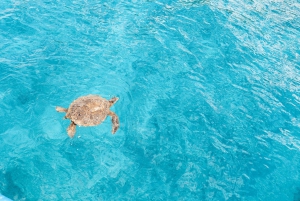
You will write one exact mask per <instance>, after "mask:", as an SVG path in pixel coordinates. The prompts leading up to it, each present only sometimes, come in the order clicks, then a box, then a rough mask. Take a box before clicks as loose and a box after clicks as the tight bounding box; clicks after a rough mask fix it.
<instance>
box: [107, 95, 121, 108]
mask: <svg viewBox="0 0 300 201" xmlns="http://www.w3.org/2000/svg"><path fill="white" fill-rule="evenodd" d="M118 100H119V98H118V97H113V98H112V99H110V100H109V103H110V106H109V107H111V106H112V105H113V104H115V103H116V102H117V101H118Z"/></svg>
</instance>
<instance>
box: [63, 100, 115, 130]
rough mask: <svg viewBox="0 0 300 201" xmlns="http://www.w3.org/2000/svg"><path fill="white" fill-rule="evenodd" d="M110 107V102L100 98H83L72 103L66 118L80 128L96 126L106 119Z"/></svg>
mask: <svg viewBox="0 0 300 201" xmlns="http://www.w3.org/2000/svg"><path fill="white" fill-rule="evenodd" d="M109 107H110V104H109V101H108V100H106V99H104V98H102V97H100V96H96V95H88V96H82V97H79V98H77V99H76V100H74V101H73V102H72V103H71V105H70V107H69V108H68V112H67V114H66V118H68V119H71V120H72V121H73V122H74V123H75V124H77V125H79V126H95V125H98V124H100V123H101V122H102V121H103V120H104V119H105V118H106V116H107V114H108V113H109Z"/></svg>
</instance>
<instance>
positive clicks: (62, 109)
mask: <svg viewBox="0 0 300 201" xmlns="http://www.w3.org/2000/svg"><path fill="white" fill-rule="evenodd" d="M55 109H56V111H57V112H68V109H66V108H63V107H59V106H56V108H55Z"/></svg>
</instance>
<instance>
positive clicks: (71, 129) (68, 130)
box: [67, 121, 76, 138]
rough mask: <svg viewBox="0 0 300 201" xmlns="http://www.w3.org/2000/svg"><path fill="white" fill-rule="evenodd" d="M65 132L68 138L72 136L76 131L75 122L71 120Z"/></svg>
mask: <svg viewBox="0 0 300 201" xmlns="http://www.w3.org/2000/svg"><path fill="white" fill-rule="evenodd" d="M67 132H68V135H69V137H70V138H73V137H74V135H75V133H76V124H75V123H74V122H73V121H71V124H70V126H69V127H68V128H67Z"/></svg>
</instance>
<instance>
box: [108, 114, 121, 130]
mask: <svg viewBox="0 0 300 201" xmlns="http://www.w3.org/2000/svg"><path fill="white" fill-rule="evenodd" d="M108 115H109V116H111V121H112V124H113V128H112V131H111V132H112V134H115V132H116V131H117V130H118V128H119V126H120V123H119V117H118V116H117V115H116V114H115V113H114V112H112V111H109V113H108Z"/></svg>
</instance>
